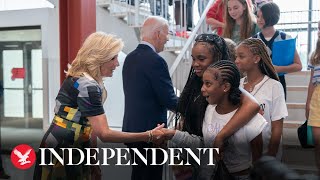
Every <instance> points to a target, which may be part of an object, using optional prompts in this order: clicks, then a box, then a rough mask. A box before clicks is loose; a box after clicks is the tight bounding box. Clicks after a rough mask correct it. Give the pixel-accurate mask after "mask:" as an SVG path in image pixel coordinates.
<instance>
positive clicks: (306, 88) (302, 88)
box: [287, 86, 308, 91]
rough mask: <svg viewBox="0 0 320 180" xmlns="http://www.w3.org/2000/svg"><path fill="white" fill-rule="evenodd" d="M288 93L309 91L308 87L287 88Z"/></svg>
mask: <svg viewBox="0 0 320 180" xmlns="http://www.w3.org/2000/svg"><path fill="white" fill-rule="evenodd" d="M287 91H308V86H287Z"/></svg>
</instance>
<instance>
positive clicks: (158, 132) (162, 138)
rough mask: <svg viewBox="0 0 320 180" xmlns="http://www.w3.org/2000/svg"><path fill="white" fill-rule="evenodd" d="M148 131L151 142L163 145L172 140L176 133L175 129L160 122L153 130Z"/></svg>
mask: <svg viewBox="0 0 320 180" xmlns="http://www.w3.org/2000/svg"><path fill="white" fill-rule="evenodd" d="M147 132H148V137H149V139H148V141H147V142H149V143H151V142H152V143H153V144H155V145H157V146H160V147H163V145H166V143H167V141H168V140H171V139H172V137H173V136H174V134H175V133H176V130H175V129H167V128H165V127H164V124H161V125H160V124H158V126H157V127H155V128H154V129H152V130H149V131H147Z"/></svg>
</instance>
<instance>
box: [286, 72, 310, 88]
mask: <svg viewBox="0 0 320 180" xmlns="http://www.w3.org/2000/svg"><path fill="white" fill-rule="evenodd" d="M285 77H286V84H287V87H288V86H308V84H309V80H310V71H300V72H295V73H290V74H286V76H285Z"/></svg>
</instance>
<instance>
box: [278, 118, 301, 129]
mask: <svg viewBox="0 0 320 180" xmlns="http://www.w3.org/2000/svg"><path fill="white" fill-rule="evenodd" d="M303 123H304V121H301V120H284V122H283V128H293V129H297V128H298V127H300V126H301V125H302V124H303Z"/></svg>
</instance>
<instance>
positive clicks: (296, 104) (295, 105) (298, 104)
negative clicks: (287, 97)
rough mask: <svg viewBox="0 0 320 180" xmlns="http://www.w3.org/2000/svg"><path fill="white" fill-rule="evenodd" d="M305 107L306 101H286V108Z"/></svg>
mask: <svg viewBox="0 0 320 180" xmlns="http://www.w3.org/2000/svg"><path fill="white" fill-rule="evenodd" d="M305 107H306V103H287V108H288V109H304V108H305Z"/></svg>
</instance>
